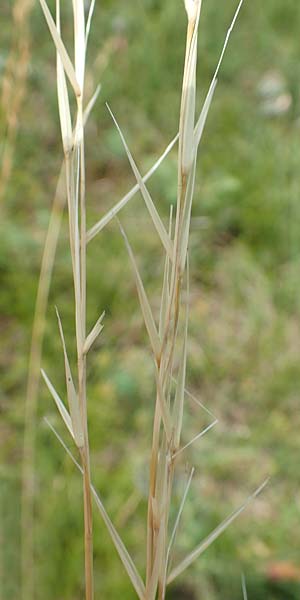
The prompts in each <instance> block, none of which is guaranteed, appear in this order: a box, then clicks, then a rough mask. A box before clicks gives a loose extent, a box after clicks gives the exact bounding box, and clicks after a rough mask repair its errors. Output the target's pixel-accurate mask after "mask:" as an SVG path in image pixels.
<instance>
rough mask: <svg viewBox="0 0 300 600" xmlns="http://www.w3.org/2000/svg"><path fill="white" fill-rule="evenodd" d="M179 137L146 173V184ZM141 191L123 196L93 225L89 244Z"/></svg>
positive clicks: (174, 139)
mask: <svg viewBox="0 0 300 600" xmlns="http://www.w3.org/2000/svg"><path fill="white" fill-rule="evenodd" d="M178 135H179V134H178V133H177V135H176V136H175V137H174V138H173V139H172V141H171V142H170V143H169V144H168V146H167V147H166V149H165V150H164V152H163V153H162V155H161V156H160V157H159V159H158V160H157V161H156V162H155V163H154V165H153V166H152V167H151V169H149V171H148V172H147V173H146V175H145V176H144V177H143V178H142V179H143V182H144V183H146V182H147V181H148V180H149V179H150V177H152V175H153V174H154V173H155V172H156V171H157V169H158V168H159V166H160V165H161V163H162V162H163V161H164V159H165V158H166V157H167V156H168V154H169V153H170V152H171V150H172V148H173V147H174V146H175V144H176V142H177V140H178ZM139 190H140V186H139V184H136V185H135V186H134V187H133V188H132V189H131V190H130V191H129V192H128V193H127V194H126V195H125V196H123V198H121V200H119V202H117V204H115V206H113V208H111V209H110V210H109V211H108V212H107V213H106V215H104V217H102V219H100V220H99V221H98V222H97V223H95V225H93V227H91V229H89V231H88V232H87V236H86V237H87V243H88V242H90V241H91V240H92V239H93V238H94V237H95V236H96V235H97V233H99V232H100V231H101V230H102V229H103V228H104V227H105V226H106V225H108V223H109V222H110V221H111V220H112V219H113V218H114V217H116V215H117V214H118V212H119V211H120V210H121V209H122V208H124V206H126V204H127V203H128V202H129V200H131V199H132V198H133V196H134V195H135V194H136V193H137V192H138V191H139Z"/></svg>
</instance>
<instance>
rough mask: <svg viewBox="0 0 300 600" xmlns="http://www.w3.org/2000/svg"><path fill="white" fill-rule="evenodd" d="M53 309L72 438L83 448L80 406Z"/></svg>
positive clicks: (61, 333)
mask: <svg viewBox="0 0 300 600" xmlns="http://www.w3.org/2000/svg"><path fill="white" fill-rule="evenodd" d="M55 310H56V316H57V320H58V327H59V333H60V337H61V343H62V347H63V352H64V360H65V375H66V384H67V394H68V402H69V408H70V415H71V421H72V428H73V431H74V439H75V443H76V445H77V446H78V448H83V446H84V436H83V430H82V419H81V413H80V407H79V400H78V394H77V392H76V390H75V385H74V382H73V377H72V373H71V368H70V363H69V359H68V353H67V348H66V342H65V337H64V332H63V328H62V324H61V319H60V316H59V313H58V310H57V308H55Z"/></svg>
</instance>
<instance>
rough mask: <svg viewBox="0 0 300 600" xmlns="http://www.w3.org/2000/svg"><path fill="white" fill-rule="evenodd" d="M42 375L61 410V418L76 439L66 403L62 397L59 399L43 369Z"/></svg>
mask: <svg viewBox="0 0 300 600" xmlns="http://www.w3.org/2000/svg"><path fill="white" fill-rule="evenodd" d="M41 373H42V376H43V379H44V381H45V383H46V386H47V388H48V390H49V392H50V394H51V396H52V398H53V400H54V402H55V404H56V406H57V408H58V410H59V412H60V414H61V417H62V419H63V421H64V423H65V425H66V426H67V428H68V430H69V432H70V434H71V436H72V438H73V439H75V437H74V432H73V427H72V421H71V417H70V415H69V413H68V411H67V409H66V407H65V405H64V403H63V402H62V400H61V399H60V397H59V395H58V393H57V391H56V389H55V388H54V387H53V385H52V383H51V381H50V379H49V378H48V377H47V375H46V373H45V371H44V370H43V369H41Z"/></svg>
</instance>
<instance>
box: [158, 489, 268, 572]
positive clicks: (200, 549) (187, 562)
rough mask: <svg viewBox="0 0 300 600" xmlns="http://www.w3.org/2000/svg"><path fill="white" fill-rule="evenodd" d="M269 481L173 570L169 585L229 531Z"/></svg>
mask: <svg viewBox="0 0 300 600" xmlns="http://www.w3.org/2000/svg"><path fill="white" fill-rule="evenodd" d="M268 482H269V479H266V480H265V481H264V482H263V483H262V484H261V485H260V486H259V487H258V488H257V490H255V492H254V493H253V494H251V496H248V498H247V500H246V501H245V502H244V503H243V504H242V505H241V506H240V507H239V508H237V509H236V510H235V511H234V512H232V513H231V515H230V516H229V517H227V519H225V520H224V521H223V522H222V523H221V524H220V525H218V527H216V529H214V531H212V533H210V534H209V535H208V536H207V538H205V540H203V542H201V544H199V546H197V548H195V550H193V551H192V552H191V553H190V554H189V555H188V556H187V557H186V558H185V559H184V560H183V561H182V562H181V563H179V565H178V566H177V567H175V569H173V570H172V571H171V573H170V575H169V577H168V583H171V582H172V581H174V579H175V578H176V577H178V575H180V574H181V573H183V571H185V569H187V567H189V566H190V565H191V564H192V563H193V562H194V561H195V560H196V559H197V558H198V556H200V554H202V552H204V550H206V549H207V548H208V547H209V546H210V545H211V544H212V543H213V542H214V541H215V540H216V539H217V538H218V537H219V535H221V533H223V531H225V529H227V527H228V526H229V525H230V524H231V523H232V522H233V521H234V520H235V519H236V518H237V517H238V516H239V515H240V514H241V513H242V512H243V511H244V510H245V508H247V506H248V505H249V504H250V503H251V502H252V501H253V500H254V499H255V498H256V497H257V496H258V495H259V494H260V493H261V492H262V490H263V489H264V488H265V487H266V485H267V483H268Z"/></svg>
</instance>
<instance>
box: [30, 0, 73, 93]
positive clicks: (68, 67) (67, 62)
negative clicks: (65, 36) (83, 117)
mask: <svg viewBox="0 0 300 600" xmlns="http://www.w3.org/2000/svg"><path fill="white" fill-rule="evenodd" d="M39 1H40V5H41V7H42V10H43V13H44V15H45V19H46V21H47V25H48V27H49V30H50V33H51V35H52V38H53V41H54V44H55V46H56V49H57V51H58V52H59V55H60V58H61V61H62V64H63V66H64V69H65V71H66V74H67V76H68V78H69V81H70V83H71V85H72V88H73V90H74V93H75V95H76V96H80V94H81V89H80V86H79V83H78V81H77V79H76V74H75V70H74V67H73V65H72V62H71V59H70V57H69V55H68V53H67V50H66V48H65V45H64V43H63V41H62V39H61V37H60V35H59V33H58V31H57V27H56V25H55V23H54V20H53V17H52V15H51V13H50V10H49V8H48V5H47V3H46V1H45V0H39Z"/></svg>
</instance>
